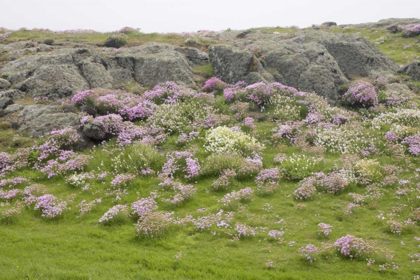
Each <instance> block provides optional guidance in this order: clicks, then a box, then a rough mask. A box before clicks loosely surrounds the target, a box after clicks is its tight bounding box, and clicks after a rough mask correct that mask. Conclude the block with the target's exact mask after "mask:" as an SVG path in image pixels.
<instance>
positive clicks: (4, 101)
mask: <svg viewBox="0 0 420 280" xmlns="http://www.w3.org/2000/svg"><path fill="white" fill-rule="evenodd" d="M11 104H13V100H12V99H11V98H10V97H0V109H4V108H6V107H7V106H9V105H11Z"/></svg>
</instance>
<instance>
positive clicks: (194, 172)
mask: <svg viewBox="0 0 420 280" xmlns="http://www.w3.org/2000/svg"><path fill="white" fill-rule="evenodd" d="M200 169H201V166H200V163H199V162H198V159H196V158H193V155H192V154H191V153H190V152H178V151H175V152H171V153H167V154H166V162H165V164H164V165H163V167H162V174H163V175H165V176H167V177H171V178H173V177H174V176H175V175H178V174H181V173H185V175H184V178H186V179H190V178H194V177H197V176H198V175H199V174H200Z"/></svg>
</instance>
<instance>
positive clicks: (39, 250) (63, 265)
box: [0, 30, 420, 279]
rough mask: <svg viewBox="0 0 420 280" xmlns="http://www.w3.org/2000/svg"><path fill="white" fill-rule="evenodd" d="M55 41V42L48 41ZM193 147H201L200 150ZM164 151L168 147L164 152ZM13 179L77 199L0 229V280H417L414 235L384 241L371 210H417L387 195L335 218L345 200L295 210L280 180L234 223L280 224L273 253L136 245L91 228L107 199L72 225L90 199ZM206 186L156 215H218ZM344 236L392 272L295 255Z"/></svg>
mask: <svg viewBox="0 0 420 280" xmlns="http://www.w3.org/2000/svg"><path fill="white" fill-rule="evenodd" d="M272 31H273V32H275V31H276V30H272ZM345 32H356V31H354V30H346V31H345ZM363 32H367V33H366V35H367V36H368V37H369V39H370V40H372V41H375V40H376V39H377V37H380V36H382V35H380V34H377V33H373V34H371V33H372V32H369V31H367V30H366V31H363ZM363 32H362V33H363ZM363 35H364V34H363ZM42 36H44V34H36V33H34V34H32V33H30V32H26V31H22V33H19V32H17V34H16V33H15V34H14V35H12V36H10V39H11V40H19V39H35V40H40V39H44V37H42ZM156 36H157V37H154V38H153V36H152V35H150V37H147V36H146V37H141V36H140V37H139V38H138V41H135V42H138V43H142V42H145V41H147V40H150V41H160V40H162V41H163V42H171V43H178V42H180V41H183V40H184V38H181V37H177V36H175V37H173V38H172V37H166V38H163V37H160V36H161V35H156ZM168 36H171V35H168ZM393 36H394V35H392V36H391V37H390V38H391V39H390V41H389V42H388V40H386V43H385V44H382V45H379V48H380V49H381V50H383V51H385V53H386V54H388V55H390V57H392V58H394V59H395V60H396V61H397V62H398V63H401V64H403V63H405V62H406V61H408V59H409V58H407V56H408V57H410V54H411V53H416V54H417V55H418V47H417V49H416V50H417V51H414V50H413V51H411V50H410V49H408V50H406V52H407V53H406V54H402V53H401V52H402V51H403V50H402V46H403V45H405V44H406V42H407V41H405V40H411V39H402V38H401V40H400V39H399V38H400V37H398V35H395V36H396V37H395V40H394V37H393ZM54 37H55V38H56V39H57V36H54ZM105 37H106V36H105V35H102V34H100V35H80V34H78V35H74V36H73V35H63V36H62V37H60V39H58V41H59V40H67V39H69V40H71V41H74V42H80V41H85V42H89V43H100V42H103V41H104V38H105ZM181 39H182V40H181ZM172 40H173V41H172ZM133 41H134V40H133ZM133 41H131V42H133ZM410 42H411V41H410ZM413 48H414V47H413ZM390 50H395V53H393V54H390V53H389V51H390ZM200 70H202V71H211V69H210V70H209V69H200ZM258 126H259V129H261V130H262V132H265V133H267V132H268V131H269V128H270V126H271V124H270V123H262V124H258ZM0 140H2V141H0V142H3V141H9V142H4V143H7V144H5V145H4V146H3V147H2V148H1V150H2V151H4V150H5V151H10V150H13V149H14V148H13V147H11V145H9V143H12V142H11V141H12V140H11V132H10V131H2V132H1V134H0ZM26 141H28V140H25V139H23V140H22V143H20V144H19V145H23V146H25V145H27V143H26ZM195 144H196V145H198V146H200V145H202V142H196V143H195ZM16 145H18V144H16ZM165 149H168V150H169V149H175V147H174V145H173V144H170V143H169V144H167V145H166V147H165ZM281 151H283V152H286V153H289V154H290V153H291V152H299V150H297V149H296V148H287V147H281V146H279V147H268V149H267V150H266V151H265V153H264V163H265V168H269V167H271V166H273V164H272V159H273V158H274V156H275V155H276V154H277V153H279V152H281ZM86 153H89V151H87V152H86ZM92 154H93V155H94V156H95V158H99V159H101V160H103V161H105V162H106V161H109V160H110V159H109V157H108V156H107V154H106V153H104V152H103V151H102V150H101V149H100V148H97V149H96V150H94V151H93V152H92ZM326 158H327V167H326V169H327V168H330V167H331V166H332V165H333V164H334V163H339V162H338V161H337V158H338V155H333V154H330V155H328V154H327V155H326ZM200 160H201V161H205V157H204V156H201V157H200ZM381 161H382V162H383V163H395V159H393V158H387V157H384V158H381ZM412 161H413V163H414V164H415V165H417V166H418V164H419V163H418V161H417V160H415V159H414V158H412ZM399 164H404V163H399ZM99 165H100V162H99V161H98V160H96V161H94V162H92V164H91V166H90V168H91V169H95V168H97V167H98V166H99ZM16 175H23V176H28V177H31V178H33V180H34V181H36V182H39V183H42V184H44V185H46V186H47V187H48V189H49V192H51V193H54V194H56V195H57V196H58V197H60V198H68V197H69V196H70V195H71V194H72V193H76V194H77V196H76V198H75V200H74V202H73V203H71V204H70V206H71V210H69V211H66V212H65V214H64V216H63V217H62V218H60V219H58V220H53V221H46V220H44V219H41V218H40V217H39V215H38V214H35V213H34V212H33V211H29V210H25V211H24V212H23V214H22V217H19V218H18V219H17V220H16V221H15V222H14V223H11V224H6V223H2V224H0V252H1V256H0V279H412V277H413V275H417V274H420V269H419V267H418V264H415V263H411V262H410V259H409V257H408V256H407V255H408V254H409V253H411V254H412V253H415V252H417V248H416V247H417V246H418V242H415V240H414V237H415V236H419V233H418V232H414V231H406V232H404V233H403V234H402V235H393V234H390V233H389V232H387V227H386V225H385V223H383V222H381V221H380V220H379V219H377V218H376V216H377V215H378V214H379V211H383V212H384V213H389V212H391V211H392V210H391V209H392V207H394V206H398V205H401V204H407V205H409V207H419V205H418V201H417V202H416V201H404V199H401V200H397V199H395V195H394V192H395V189H390V190H389V191H390V192H389V193H387V194H386V195H384V196H383V197H381V198H380V199H379V201H378V203H377V204H375V203H372V204H369V205H368V206H366V207H360V208H356V209H355V210H354V212H355V213H354V214H352V215H344V214H343V210H344V209H345V207H346V206H347V204H348V203H349V202H351V198H350V196H348V195H347V192H346V193H343V194H340V195H338V196H333V195H328V194H322V195H319V196H318V197H316V198H315V199H314V200H311V201H308V202H302V203H299V202H297V201H295V200H293V199H292V197H291V194H292V193H293V190H294V189H296V187H297V185H296V183H294V182H287V181H282V182H281V188H280V190H279V191H278V192H277V193H275V194H274V195H272V196H266V197H259V196H255V198H254V200H253V201H251V202H249V203H247V204H246V206H247V209H246V210H245V211H244V212H243V213H241V214H239V217H240V218H239V220H242V221H244V222H246V223H247V224H249V225H251V226H268V227H270V228H271V229H280V228H281V227H282V225H276V224H274V223H275V222H276V221H278V220H280V219H285V220H286V224H285V225H283V226H284V228H285V237H284V238H285V241H286V243H285V244H283V245H278V244H276V243H273V242H269V241H267V240H264V238H263V237H259V236H257V237H253V238H250V239H246V240H241V241H239V242H231V241H230V240H229V239H228V238H227V237H223V236H213V235H211V234H210V233H198V232H196V231H195V230H194V229H192V228H186V229H182V230H179V229H173V230H172V231H171V232H169V233H168V234H167V235H165V236H164V237H162V238H161V239H137V238H135V230H134V226H133V224H134V223H135V221H134V220H127V221H125V223H122V224H121V225H113V226H102V225H98V223H97V220H98V219H99V218H100V217H101V216H102V214H103V213H104V212H106V211H107V210H108V209H109V208H110V207H111V206H112V205H114V204H115V203H114V202H112V200H111V199H110V198H105V197H103V196H102V197H103V198H104V202H103V203H102V204H99V205H98V206H97V207H94V208H93V210H92V212H91V213H88V214H86V215H85V216H83V217H81V218H76V216H77V210H78V208H77V207H76V205H77V204H78V203H80V201H81V200H83V199H87V200H88V201H90V200H92V199H94V198H97V197H98V195H92V191H88V192H84V191H80V190H75V189H73V188H71V187H70V186H69V185H66V183H65V182H64V180H63V178H62V177H58V178H55V179H47V178H45V177H44V176H43V175H41V174H40V173H37V172H35V171H28V170H27V171H22V173H21V174H16ZM212 180H213V178H209V179H203V180H199V183H197V184H196V187H197V188H198V189H199V191H198V193H197V194H196V195H195V197H194V198H193V199H192V200H191V201H189V202H188V203H186V204H185V205H183V206H181V207H179V208H175V209H174V208H173V207H172V206H170V205H168V204H162V203H161V204H159V208H160V210H164V211H174V210H175V211H176V212H177V213H178V214H179V216H181V217H183V216H184V215H185V214H186V213H188V214H191V215H193V216H194V217H196V216H198V214H200V213H197V212H196V209H199V208H206V209H208V210H209V212H213V213H214V211H215V210H216V209H218V208H220V204H218V203H217V200H218V199H220V198H221V197H222V196H223V195H224V193H208V192H207V191H206V190H207V188H208V187H209V186H210V185H211V183H212ZM108 183H109V182H108ZM157 183H158V181H157V180H156V179H140V178H139V179H136V181H135V182H134V183H133V184H132V185H131V186H130V188H129V195H128V196H124V197H123V200H122V202H121V203H128V202H132V201H134V200H136V199H137V198H140V197H145V196H147V195H148V194H149V192H150V191H152V190H154V189H156V186H157ZM247 186H251V187H253V188H255V184H254V182H253V180H250V181H245V182H239V183H238V184H237V185H236V187H235V189H239V188H244V187H247ZM93 189H94V190H100V189H103V185H101V184H97V185H94V186H93ZM364 191H365V190H364V188H362V187H356V186H355V187H353V188H352V189H350V190H349V192H356V193H360V194H363V193H364ZM136 192H138V194H137V193H136ZM266 203H269V204H270V205H271V206H272V209H271V211H270V212H267V211H264V210H263V207H264V205H265V204H266ZM300 205H304V206H303V207H302V206H300ZM409 207H406V208H404V210H403V212H401V213H400V214H401V216H402V217H406V216H407V215H408V212H409V210H408V208H409ZM320 222H325V223H329V224H331V225H333V226H334V228H333V232H332V234H331V235H330V237H329V238H328V239H326V238H320V237H319V235H318V234H317V224H318V223H320ZM345 234H353V235H355V236H358V237H363V238H366V239H369V240H375V241H376V242H378V245H379V246H382V247H386V248H389V249H391V250H393V251H395V258H394V261H395V262H396V263H398V264H399V265H400V269H399V270H395V271H392V270H388V271H386V272H378V271H377V269H375V270H372V269H369V268H368V267H367V266H366V262H365V261H364V260H360V261H357V260H353V261H352V260H343V259H342V258H340V257H337V256H334V255H332V256H330V257H329V259H322V260H320V261H318V262H316V263H314V264H308V263H307V262H304V261H303V260H302V258H301V256H300V255H299V254H298V253H297V249H298V248H299V247H302V246H305V245H306V244H307V243H312V244H314V245H317V246H319V245H320V244H321V242H325V241H328V240H330V241H334V240H336V239H337V238H339V237H341V236H343V235H345ZM260 239H261V240H260ZM290 241H295V242H296V244H295V245H294V246H289V245H288V242H290ZM401 241H403V242H404V243H405V245H404V246H402V245H401ZM178 252H182V254H183V256H182V258H181V259H180V260H178V261H176V260H175V258H174V257H175V255H176V254H177V253H178ZM268 260H272V261H274V262H275V266H274V268H273V269H267V268H265V263H266V262H267V261H268Z"/></svg>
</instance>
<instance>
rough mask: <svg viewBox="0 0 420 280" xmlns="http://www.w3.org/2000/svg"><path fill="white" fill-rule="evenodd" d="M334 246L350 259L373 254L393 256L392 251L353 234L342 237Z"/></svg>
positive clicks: (388, 257)
mask: <svg viewBox="0 0 420 280" xmlns="http://www.w3.org/2000/svg"><path fill="white" fill-rule="evenodd" d="M334 246H335V247H336V248H337V250H338V252H340V253H341V255H343V256H344V257H348V258H350V259H354V258H358V257H367V256H370V255H372V254H376V255H383V256H385V257H386V258H387V259H390V258H392V255H391V252H390V251H388V250H386V249H382V248H378V247H377V246H376V244H375V243H373V242H368V241H366V240H364V239H363V238H357V237H354V236H352V235H346V236H343V237H340V238H339V239H338V240H337V241H336V242H335V243H334Z"/></svg>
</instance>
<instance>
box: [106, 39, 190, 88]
mask: <svg viewBox="0 0 420 280" xmlns="http://www.w3.org/2000/svg"><path fill="white" fill-rule="evenodd" d="M104 63H105V65H106V67H107V69H108V71H109V73H110V74H111V76H112V78H113V84H114V85H117V84H120V83H127V82H133V81H136V82H138V83H140V84H142V85H146V86H154V85H156V84H158V83H162V82H167V81H175V82H177V83H179V84H183V85H187V86H194V81H193V73H192V69H191V66H190V65H189V63H188V60H187V59H186V58H185V56H184V55H182V54H181V53H180V52H178V51H176V50H175V47H174V46H171V45H166V44H158V43H148V44H145V45H142V46H139V47H133V48H127V49H123V50H121V51H119V52H118V53H117V54H116V55H115V56H110V57H107V58H105V59H104Z"/></svg>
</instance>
